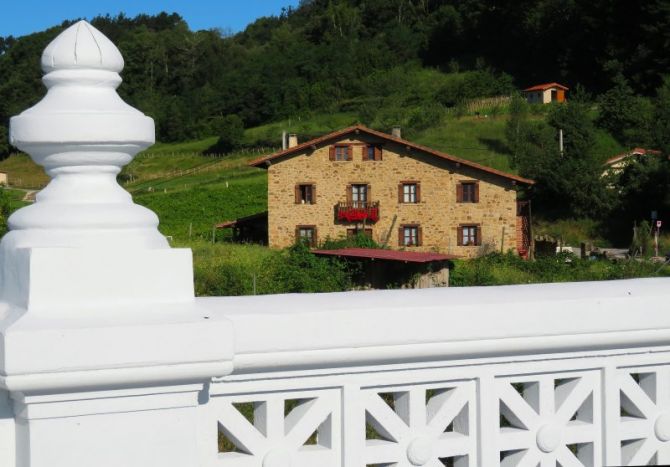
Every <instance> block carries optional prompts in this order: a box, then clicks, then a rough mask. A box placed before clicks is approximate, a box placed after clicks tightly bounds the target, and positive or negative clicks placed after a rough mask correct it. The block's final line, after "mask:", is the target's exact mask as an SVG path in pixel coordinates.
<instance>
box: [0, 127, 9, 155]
mask: <svg viewBox="0 0 670 467" xmlns="http://www.w3.org/2000/svg"><path fill="white" fill-rule="evenodd" d="M8 139H9V138H8V136H7V127H5V126H4V125H0V157H4V156H6V155H7V154H9V140H8Z"/></svg>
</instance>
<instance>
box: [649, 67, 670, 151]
mask: <svg viewBox="0 0 670 467" xmlns="http://www.w3.org/2000/svg"><path fill="white" fill-rule="evenodd" d="M652 134H653V141H654V145H655V146H656V148H658V149H660V150H661V151H662V152H663V154H665V155H666V156H670V77H666V79H665V82H664V83H663V86H661V87H660V88H659V89H658V92H657V93H656V99H655V100H654V123H653V129H652Z"/></svg>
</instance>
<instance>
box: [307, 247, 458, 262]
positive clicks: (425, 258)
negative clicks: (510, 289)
mask: <svg viewBox="0 0 670 467" xmlns="http://www.w3.org/2000/svg"><path fill="white" fill-rule="evenodd" d="M312 253H314V254H315V255H322V256H339V257H342V258H360V259H372V260H375V259H376V260H382V261H400V262H403V263H431V262H433V261H449V260H452V259H457V258H459V257H458V256H456V255H445V254H441V253H431V252H422V251H399V250H382V249H378V248H340V249H337V250H313V251H312Z"/></svg>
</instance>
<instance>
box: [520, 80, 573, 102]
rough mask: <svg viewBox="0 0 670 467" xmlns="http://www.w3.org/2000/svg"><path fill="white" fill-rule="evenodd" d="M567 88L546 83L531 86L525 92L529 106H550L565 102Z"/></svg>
mask: <svg viewBox="0 0 670 467" xmlns="http://www.w3.org/2000/svg"><path fill="white" fill-rule="evenodd" d="M567 90H568V88H567V87H565V86H563V85H562V84H558V83H544V84H538V85H535V86H531V87H529V88H526V89H524V90H523V93H524V95H525V96H526V100H527V101H528V103H529V104H550V103H552V102H565V100H566V99H565V92H566V91H567Z"/></svg>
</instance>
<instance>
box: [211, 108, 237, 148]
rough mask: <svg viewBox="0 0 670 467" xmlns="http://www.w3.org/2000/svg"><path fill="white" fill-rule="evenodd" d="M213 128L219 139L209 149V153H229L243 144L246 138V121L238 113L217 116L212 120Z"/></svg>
mask: <svg viewBox="0 0 670 467" xmlns="http://www.w3.org/2000/svg"><path fill="white" fill-rule="evenodd" d="M211 128H212V131H213V132H214V134H216V135H218V136H219V139H218V141H217V142H216V144H215V145H214V146H212V147H211V148H209V149H208V152H209V153H219V154H220V153H227V152H230V151H232V150H234V149H237V148H239V147H240V146H241V144H242V139H243V138H244V122H243V121H242V119H241V118H240V117H238V116H237V115H226V116H225V117H216V118H214V119H213V120H212V123H211Z"/></svg>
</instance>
